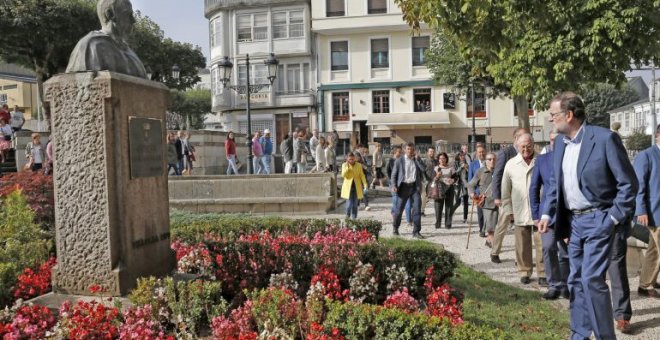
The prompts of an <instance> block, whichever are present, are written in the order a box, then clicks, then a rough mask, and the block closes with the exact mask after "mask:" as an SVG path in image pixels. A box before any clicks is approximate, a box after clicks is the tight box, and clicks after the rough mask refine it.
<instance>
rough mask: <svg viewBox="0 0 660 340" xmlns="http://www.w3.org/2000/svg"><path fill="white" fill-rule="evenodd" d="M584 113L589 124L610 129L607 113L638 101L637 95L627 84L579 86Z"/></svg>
mask: <svg viewBox="0 0 660 340" xmlns="http://www.w3.org/2000/svg"><path fill="white" fill-rule="evenodd" d="M580 95H581V96H582V99H583V100H584V102H585V105H586V107H585V111H586V113H587V119H588V120H589V123H590V124H593V125H598V126H602V127H604V128H607V129H609V128H610V114H609V113H608V111H610V110H613V109H616V108H619V107H622V106H624V105H627V104H630V103H632V102H634V101H637V100H639V95H638V94H637V92H635V90H634V89H633V88H632V87H630V85H628V84H627V83H626V84H624V85H622V86H619V87H617V86H615V85H611V84H604V83H597V84H585V85H582V86H580Z"/></svg>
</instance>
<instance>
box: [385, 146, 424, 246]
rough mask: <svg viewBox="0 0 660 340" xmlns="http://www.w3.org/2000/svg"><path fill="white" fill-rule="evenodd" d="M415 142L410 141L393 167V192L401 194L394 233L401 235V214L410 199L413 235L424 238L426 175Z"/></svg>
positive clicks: (395, 217)
mask: <svg viewBox="0 0 660 340" xmlns="http://www.w3.org/2000/svg"><path fill="white" fill-rule="evenodd" d="M415 152H416V150H415V144H413V143H408V144H407V145H406V152H405V155H404V156H403V157H399V159H397V160H396V161H394V167H393V168H392V192H394V193H396V194H397V195H398V196H399V200H398V202H397V207H396V211H395V216H394V230H393V231H392V232H393V234H394V235H399V226H400V225H401V215H402V213H403V209H404V206H405V204H406V201H408V199H410V202H411V205H412V215H413V237H414V238H417V239H423V238H424V237H423V236H422V234H421V233H420V231H421V230H422V218H421V213H420V209H421V206H422V197H421V194H422V178H423V176H424V169H425V167H424V163H422V160H421V159H420V158H419V157H417V156H415Z"/></svg>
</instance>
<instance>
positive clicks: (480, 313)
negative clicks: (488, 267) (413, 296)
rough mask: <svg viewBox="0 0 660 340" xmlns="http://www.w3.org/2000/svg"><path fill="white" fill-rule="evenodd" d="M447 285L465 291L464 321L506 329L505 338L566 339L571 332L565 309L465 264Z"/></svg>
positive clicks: (534, 292) (538, 295)
mask: <svg viewBox="0 0 660 340" xmlns="http://www.w3.org/2000/svg"><path fill="white" fill-rule="evenodd" d="M449 284H450V285H451V286H452V287H454V288H457V289H459V290H460V291H461V292H463V294H464V299H463V317H464V319H465V321H466V323H469V324H474V325H480V326H482V327H484V328H485V329H499V330H502V331H504V332H506V338H507V339H520V340H532V339H538V340H546V339H548V340H549V339H558V340H559V339H566V338H567V337H568V335H569V334H570V328H569V321H568V312H567V311H566V310H565V309H563V308H562V307H561V306H560V305H557V304H556V303H555V302H552V301H546V300H543V299H542V298H541V295H540V293H539V292H536V291H529V290H524V289H519V288H515V287H512V286H509V285H507V284H504V283H501V282H497V281H494V280H492V279H491V278H489V277H488V276H487V275H485V274H483V273H479V272H477V271H475V270H473V269H471V268H469V267H467V266H465V265H464V264H461V265H460V266H458V268H457V269H456V274H455V275H454V277H453V278H452V279H451V280H450V282H449Z"/></svg>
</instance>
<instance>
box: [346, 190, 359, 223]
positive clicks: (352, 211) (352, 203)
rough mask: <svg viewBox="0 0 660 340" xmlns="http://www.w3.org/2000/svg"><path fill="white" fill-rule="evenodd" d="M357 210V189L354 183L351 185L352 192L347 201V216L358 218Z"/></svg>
mask: <svg viewBox="0 0 660 340" xmlns="http://www.w3.org/2000/svg"><path fill="white" fill-rule="evenodd" d="M357 212H358V198H357V190H355V184H353V185H352V186H351V194H350V195H349V196H348V201H346V218H349V217H352V218H353V219H356V218H357Z"/></svg>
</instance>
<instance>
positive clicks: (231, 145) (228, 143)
mask: <svg viewBox="0 0 660 340" xmlns="http://www.w3.org/2000/svg"><path fill="white" fill-rule="evenodd" d="M225 157H227V175H231V172H232V171H234V174H235V175H238V166H237V164H238V158H237V156H236V142H235V141H234V132H233V131H229V133H228V134H227V140H225Z"/></svg>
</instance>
